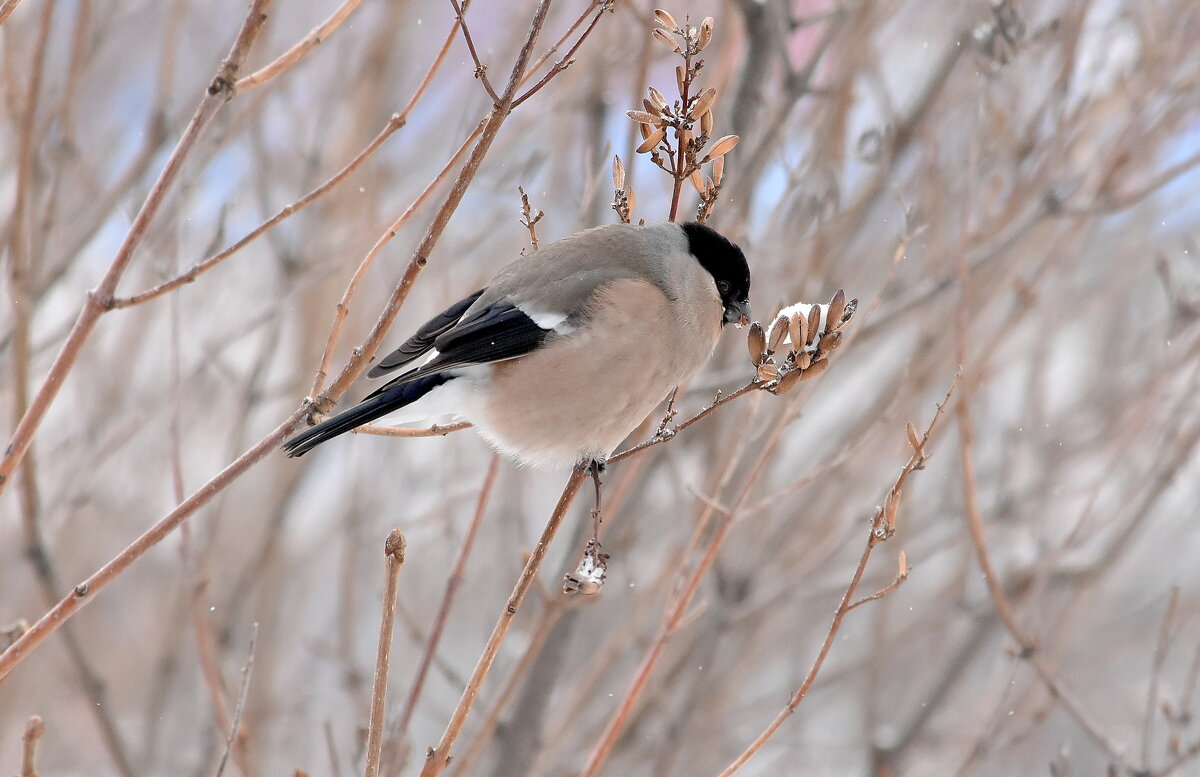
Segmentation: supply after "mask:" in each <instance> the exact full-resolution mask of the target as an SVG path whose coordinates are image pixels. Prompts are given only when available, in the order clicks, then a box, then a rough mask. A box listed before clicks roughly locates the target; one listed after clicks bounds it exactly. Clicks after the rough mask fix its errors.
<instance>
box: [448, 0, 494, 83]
mask: <svg viewBox="0 0 1200 777" xmlns="http://www.w3.org/2000/svg"><path fill="white" fill-rule="evenodd" d="M450 7H451V8H453V9H454V16H455V19H456V20H457V21H458V26H459V28H461V29H462V34H463V40H465V41H466V42H467V49H469V50H470V52H471V61H473V62H474V63H475V77H476V78H478V79H479V80H480V81H482V82H483V88H484V89H486V90H487V93H488V97H490V98H492V105H497V106H498V105H499V104H500V95H498V94H496V90H495V89H493V88H492V82H491V81H490V80H488V77H487V65H485V64H483V63H482V62H480V61H479V54H478V52H476V51H475V41H474V40H472V39H471V30H470V29H469V28H468V27H467V20H466V18H465V17H464V16H463V14H465V13H466V10H467V3H463V4H462V6H459V4H458V1H457V0H450Z"/></svg>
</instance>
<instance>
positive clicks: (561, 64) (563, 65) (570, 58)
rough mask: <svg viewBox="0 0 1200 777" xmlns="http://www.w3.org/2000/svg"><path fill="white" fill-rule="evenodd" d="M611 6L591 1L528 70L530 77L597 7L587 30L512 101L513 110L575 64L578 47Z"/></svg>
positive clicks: (599, 0) (604, 1) (609, 0)
mask: <svg viewBox="0 0 1200 777" xmlns="http://www.w3.org/2000/svg"><path fill="white" fill-rule="evenodd" d="M612 5H613V4H612V0H592V4H591V5H590V6H588V8H587V10H586V11H584V12H583V14H582V15H581V16H580V17H579V18H578V19H576V20H575V23H574V24H572V25H571V26H570V28H568V30H567V32H566V34H565V35H564V36H563V37H562V39H560V40H559V42H558V43H556V44H554V46H552V47H551V48H550V50H549V51H548V52H546V53H545V54H543V55H542V58H541V59H539V60H538V61H537V62H535V63H534V64H533V67H531V68H530V69H529V72H530V74H531V75H532V74H533V72H534V71H536V70H537V69H538V68H539V67H540V66H541V64H542V63H543V62H545V61H546V59H547V58H548V57H549V56H550V55H551V54H553V53H554V52H555V51H557V50H558V47H559V46H560V45H562V41H563V40H566V38H567V36H568V35H570V34H571V33H572V32H574V31H575V29H576V28H577V27H579V25H580V24H581V23H582V22H583V20H584V19H586V18H587V15H588V13H590V12H591V10H592V9H593V8H597V6H599V8H598V9H597V11H596V14H595V16H593V17H592V21H591V22H590V23H589V24H588V26H587V29H585V30H584V31H583V34H582V35H580V36H579V39H578V40H576V41H575V43H574V45H572V46H571V48H570V49H569V50H568V51H567V53H566V55H565V56H564V57H563V58H562V59H560V60H558V61H557V62H555V63H554V66H553V67H551V68H550V70H548V71H547V72H546V75H544V76H542V77H541V79H540V80H539V81H538V82H537V83H536V84H534V85H533V86H531V87H529V89H528V90H527V91H526V92H525V93H524V94H522V95H521V96H520V97H518V98H517V99H515V100H513V107H514V108H516V107H517V106H518V105H520V104H521V103H523V102H525V101H526V100H528V99H529V98H530V97H533V96H534V95H535V94H537V93H538V92H539V91H541V89H542V87H544V86H545V85H546V84H548V83H550V81H551V80H552V79H553V78H554V77H555V76H556V75H558V74H559V73H561V72H562V71H564V70H566V69H567V68H569V67H570V66H571V65H572V64H573V63H574V62H575V60H574V56H575V53H576V52H577V51H579V47H580V46H582V45H583V42H584V41H585V40H587V38H588V36H589V35H591V34H592V30H594V29H595V28H596V24H597V23H598V22H599V21H600V17H601V16H603V15H604V12H605V11H611V10H612Z"/></svg>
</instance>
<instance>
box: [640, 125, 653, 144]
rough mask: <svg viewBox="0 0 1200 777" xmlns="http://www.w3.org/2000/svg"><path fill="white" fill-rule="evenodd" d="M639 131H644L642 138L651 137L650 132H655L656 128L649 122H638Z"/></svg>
mask: <svg viewBox="0 0 1200 777" xmlns="http://www.w3.org/2000/svg"><path fill="white" fill-rule="evenodd" d="M638 132H640V133H642V140H645V139H646V138H648V137H650V133H651V132H654V128H653V127H651V126H650V125H649V124H638Z"/></svg>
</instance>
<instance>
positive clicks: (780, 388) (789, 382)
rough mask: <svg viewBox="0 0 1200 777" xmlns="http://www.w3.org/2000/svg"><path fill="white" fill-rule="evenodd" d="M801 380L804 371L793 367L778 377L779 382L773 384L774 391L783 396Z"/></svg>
mask: <svg viewBox="0 0 1200 777" xmlns="http://www.w3.org/2000/svg"><path fill="white" fill-rule="evenodd" d="M802 380H804V371H803V370H795V369H794V370H792V371H791V372H789V373H787V374H786V375H784V376H783V377H782V378H780V379H779V384H778V385H776V386H775V393H776V394H778V395H780V396H783V395H784V394H786V393H788V392H789V391H791V390H792V389H794V388H796V386H797V385H799V383H800V381H802Z"/></svg>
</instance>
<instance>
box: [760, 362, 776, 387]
mask: <svg viewBox="0 0 1200 777" xmlns="http://www.w3.org/2000/svg"><path fill="white" fill-rule="evenodd" d="M757 378H758V380H759V382H760V383H770V382H771V381H773V380H776V379H778V378H779V368H778V367H776V366H775V365H774V364H772V363H771V362H764V363H762V364H760V365H758V373H757Z"/></svg>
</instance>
